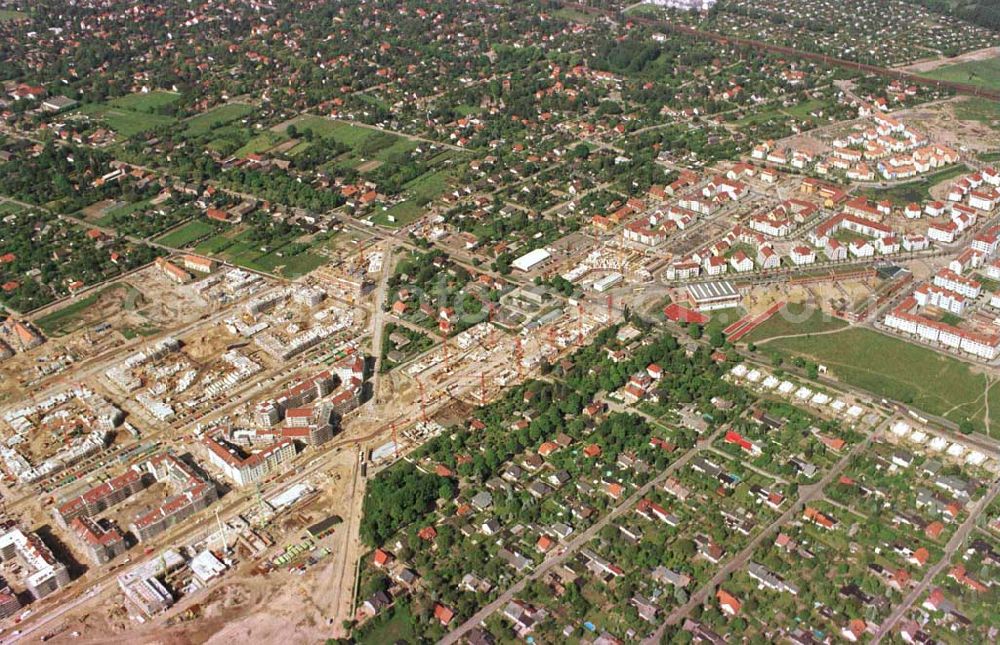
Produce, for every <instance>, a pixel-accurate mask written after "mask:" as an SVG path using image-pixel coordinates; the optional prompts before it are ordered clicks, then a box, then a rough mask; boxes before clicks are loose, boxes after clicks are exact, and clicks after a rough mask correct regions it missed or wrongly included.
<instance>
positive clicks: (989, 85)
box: [921, 56, 1000, 90]
mask: <svg viewBox="0 0 1000 645" xmlns="http://www.w3.org/2000/svg"><path fill="white" fill-rule="evenodd" d="M921 76H927V77H929V78H936V79H938V80H941V81H953V82H956V83H968V84H970V85H975V86H977V87H982V88H985V89H990V90H998V89H1000V56H998V57H996V58H988V59H986V60H976V61H968V62H965V63H958V64H956V65H947V66H945V67H939V68H937V69H935V70H931V71H929V72H923V73H922V74H921Z"/></svg>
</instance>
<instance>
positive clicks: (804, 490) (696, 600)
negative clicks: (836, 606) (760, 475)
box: [643, 421, 888, 644]
mask: <svg viewBox="0 0 1000 645" xmlns="http://www.w3.org/2000/svg"><path fill="white" fill-rule="evenodd" d="M887 423H888V421H885V422H883V423H882V424H880V426H877V427H876V428H873V429H872V431H871V432H869V433H868V436H867V437H866V438H865V440H864V441H862V442H860V443H858V444H857V445H855V446H854V448H853V449H852V450H851V451H850V452H848V453H847V454H845V455H844V456H843V457H841V458H840V460H839V461H837V463H836V464H834V465H833V467H832V468H831V469H830V470H828V471H827V473H826V474H825V475H824V476H823V478H822V479H820V480H819V481H818V482H816V483H815V484H810V485H808V486H800V487H799V492H800V495H799V499H798V500H797V501H796V502H795V503H794V504H792V506H791V507H789V509H788V510H787V511H785V512H784V513H782V514H781V516H780V517H779V518H778V519H776V520H774V521H773V522H771V523H770V524H769V525H768V526H767V528H765V529H764V530H763V531H761V532H760V533H758V534H757V536H756V537H754V539H753V540H751V541H750V543H749V544H748V545H747V546H746V548H744V549H743V550H742V551H740V552H739V553H738V554H737V555H736V557H734V558H732V559H731V560H730V561H729V562H728V563H726V565H725V566H724V567H722V569H720V570H719V571H718V572H717V573H716V574H715V575H714V576H712V579H711V580H709V581H708V582H707V583H705V584H704V585H702V586H701V587H700V588H699V589H698V590H697V591H696V592H694V593H693V594H691V597H690V598H689V599H688V601H687V602H686V603H685V604H683V605H681V606H680V607H678V608H676V609H674V611H672V612H670V614H669V615H668V616H667V618H666V619H665V620H664V621H663V623H662V624H661V625H660V627H659V628H657V630H656V631H655V632H654V633H653V635H652V636H650V637H648V638H646V639H645V640H644V641H643V642H644V643H648V644H653V643H659V642H660V640H661V639H662V637H663V632H664V631H666V629H667V626H668V625H675V624H677V623H678V622H679V621H680V620H681V619H682V618H684V617H685V616H687V615H688V613H689V612H690V611H691V610H692V609H693V608H694V607H695V606H696V605H701V604H703V603H704V602H705V600H706V599H707V598H708V596H709V594H711V593H712V592H714V591H715V589H716V587H718V586H719V585H720V584H722V583H723V582H725V580H726V579H727V578H729V576H730V575H731V574H732V573H733V572H734V571H736V570H738V569H742V568H743V567H745V566H746V564H747V562H748V561H749V560H750V557H751V556H752V555H753V552H754V551H755V550H756V549H757V547H758V546H760V544H761V542H763V541H764V539H765V538H767V537H769V536H770V535H771V534H773V533H774V532H775V531H777V530H778V528H779V527H780V526H782V525H783V524H785V523H787V522H788V521H789V520H791V519H792V518H793V517H795V516H796V515H798V514H799V512H800V511H801V510H802V508H803V507H804V506H805V505H806V503H808V502H811V501H813V500H816V499H818V498H820V497H822V496H823V489H824V488H826V486H827V484H829V483H830V482H831V481H833V478H834V477H836V476H838V475H839V474H840V472H841V471H842V470H843V469H844V468H845V467H846V466H847V464H848V462H850V460H851V458H852V457H854V456H855V455H856V454H858V453H859V452H861V451H862V450H865V449H867V448H868V446H869V445H870V444H871V440H872V437H873V436H874V435H875V433H877V432H878V431H879V430H880V428H881V427H883V426H885V425H887Z"/></svg>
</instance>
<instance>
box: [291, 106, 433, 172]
mask: <svg viewBox="0 0 1000 645" xmlns="http://www.w3.org/2000/svg"><path fill="white" fill-rule="evenodd" d="M289 125H294V126H295V127H296V129H297V130H298V131H299V132H300V133H301V132H303V131H305V130H312V131H313V134H314V135H315V136H317V137H320V138H323V139H332V140H333V141H336V142H338V143H342V144H343V145H345V146H347V147H348V148H350V149H351V154H350V155H347V158H346V159H344V160H342V161H341V162H339V163H338V165H341V166H350V167H353V166H356V165H358V164H359V163H360V160H357V159H355V158H356V157H361V158H363V159H365V160H369V159H374V160H378V161H387V160H389V159H391V158H393V157H395V156H396V155H398V154H401V153H408V152H410V151H412V150H414V149H415V148H416V147H417V144H416V143H415V142H413V141H410V140H409V139H407V138H406V137H402V136H399V135H397V134H392V133H390V132H382V131H379V130H375V129H374V128H366V127H364V126H360V125H354V124H351V123H346V122H344V121H337V120H336V119H328V118H326V117H321V116H309V115H307V116H300V117H297V118H295V119H293V120H292V121H289V122H288V123H285V124H283V125H282V126H280V127H279V128H278V129H277V131H278V132H281V133H282V134H284V133H285V131H286V130H287V128H288V126H289Z"/></svg>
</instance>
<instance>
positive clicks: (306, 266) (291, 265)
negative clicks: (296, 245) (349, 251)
mask: <svg viewBox="0 0 1000 645" xmlns="http://www.w3.org/2000/svg"><path fill="white" fill-rule="evenodd" d="M278 252H280V249H279V251H277V252H274V253H268V254H266V255H261V256H259V257H257V258H254V259H253V260H251V261H249V262H247V263H246V266H248V267H249V268H251V269H257V270H260V271H267V272H269V273H278V274H280V275H282V276H283V277H286V278H297V277H299V276H301V275H305V274H307V273H309V272H310V271H312V270H313V269H315V268H316V267H319V266H321V265H322V264H323V263H324V262H326V260H327V258H325V257H323V256H321V255H316V254H315V253H310V252H309V251H303V252H302V253H297V254H295V255H292V256H287V257H281V256H279V255H277V253H278Z"/></svg>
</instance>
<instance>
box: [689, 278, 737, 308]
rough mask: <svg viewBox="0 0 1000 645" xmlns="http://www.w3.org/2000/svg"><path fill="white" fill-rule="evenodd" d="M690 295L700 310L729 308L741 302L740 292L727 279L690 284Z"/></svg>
mask: <svg viewBox="0 0 1000 645" xmlns="http://www.w3.org/2000/svg"><path fill="white" fill-rule="evenodd" d="M687 291H688V296H689V297H690V298H691V301H692V302H693V303H694V306H695V308H696V309H697V310H698V311H712V310H715V309H728V308H730V307H736V306H738V305H739V304H740V301H741V299H742V298H741V296H740V292H739V291H737V290H736V287H734V286H733V284H732V283H731V282H729V281H727V280H721V281H717V282H699V283H696V284H691V285H688V287H687Z"/></svg>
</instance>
